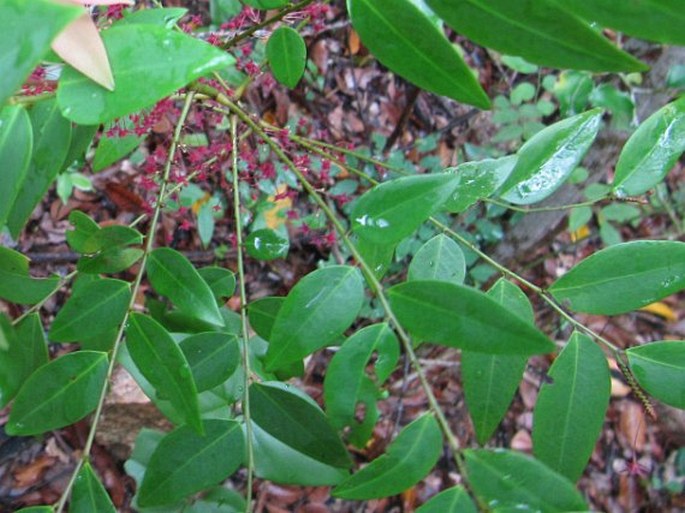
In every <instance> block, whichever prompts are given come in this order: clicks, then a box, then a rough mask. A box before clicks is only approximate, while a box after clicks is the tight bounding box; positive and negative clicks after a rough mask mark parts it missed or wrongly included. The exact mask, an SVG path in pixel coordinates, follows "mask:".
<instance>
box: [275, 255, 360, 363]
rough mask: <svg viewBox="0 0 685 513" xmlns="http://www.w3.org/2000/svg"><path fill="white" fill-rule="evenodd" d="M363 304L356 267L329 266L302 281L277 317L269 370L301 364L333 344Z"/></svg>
mask: <svg viewBox="0 0 685 513" xmlns="http://www.w3.org/2000/svg"><path fill="white" fill-rule="evenodd" d="M363 301H364V285H363V283H362V278H361V273H360V272H359V270H358V269H357V268H355V267H350V266H345V265H334V266H329V267H325V268H323V269H318V270H316V271H314V272H312V273H310V274H308V275H307V276H305V277H304V278H302V279H301V280H300V281H299V282H298V283H297V285H295V286H294V287H293V288H292V290H291V291H290V293H289V294H288V296H287V297H286V299H285V301H284V302H283V305H282V306H281V308H280V310H279V311H278V315H277V316H276V320H275V322H274V325H273V329H272V330H271V338H270V339H269V342H270V343H269V350H268V351H267V353H266V356H265V358H264V362H265V365H266V369H267V370H274V369H276V368H278V367H280V366H282V365H284V364H287V363H291V362H295V361H297V360H301V359H302V358H304V357H305V356H307V355H309V354H311V353H313V352H314V351H316V350H317V349H320V348H322V347H325V346H326V345H328V344H330V343H331V342H332V341H333V340H335V339H336V338H337V337H338V336H340V335H341V334H342V333H343V331H345V330H346V329H347V328H348V327H349V326H350V325H351V324H352V322H353V321H354V320H355V319H356V317H357V314H358V313H359V310H360V309H361V306H362V302H363Z"/></svg>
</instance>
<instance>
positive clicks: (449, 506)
mask: <svg viewBox="0 0 685 513" xmlns="http://www.w3.org/2000/svg"><path fill="white" fill-rule="evenodd" d="M476 512H477V510H476V506H475V504H473V501H472V500H471V497H469V494H468V493H467V492H466V490H465V489H464V487H463V486H455V487H453V488H448V489H447V490H444V491H442V492H440V493H439V494H437V495H436V496H435V497H433V498H431V500H429V501H428V502H426V503H425V504H424V505H423V506H421V507H420V508H419V509H417V510H416V513H476Z"/></svg>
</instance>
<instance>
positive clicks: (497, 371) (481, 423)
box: [461, 278, 535, 445]
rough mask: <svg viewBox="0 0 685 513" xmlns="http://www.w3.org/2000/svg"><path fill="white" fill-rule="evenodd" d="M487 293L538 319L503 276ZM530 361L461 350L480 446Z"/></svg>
mask: <svg viewBox="0 0 685 513" xmlns="http://www.w3.org/2000/svg"><path fill="white" fill-rule="evenodd" d="M487 295H488V296H489V297H491V298H492V299H494V300H495V301H496V302H497V303H499V304H500V305H502V306H504V307H505V308H506V309H507V310H509V311H510V312H511V313H512V314H514V315H516V316H518V317H520V318H521V319H523V320H524V321H526V322H528V323H530V324H533V322H534V321H535V316H534V314H533V307H532V306H531V305H530V301H528V298H527V297H526V295H525V294H524V293H523V292H522V291H521V289H520V288H518V287H517V286H516V285H514V284H513V283H511V282H509V281H507V280H505V279H504V278H501V279H499V280H498V281H497V282H496V283H495V284H494V285H493V286H492V287H491V288H490V290H488V292H487ZM527 360H528V357H527V356H520V355H508V354H487V353H478V352H475V351H467V350H465V351H462V353H461V376H462V381H463V385H464V396H465V399H466V405H467V406H468V409H469V413H470V415H471V420H472V421H473V427H474V429H475V431H476V438H477V439H478V443H480V444H481V445H482V444H484V443H485V442H487V441H488V439H489V438H490V437H491V436H492V434H493V433H494V431H495V429H496V428H497V426H498V424H499V423H500V421H501V420H502V417H504V414H505V413H506V411H507V409H508V408H509V405H510V404H511V400H512V399H513V397H514V394H515V393H516V389H517V388H518V385H519V383H520V382H521V377H522V376H523V371H524V370H525V368H526V362H527Z"/></svg>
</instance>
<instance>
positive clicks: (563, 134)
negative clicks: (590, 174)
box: [501, 109, 603, 205]
mask: <svg viewBox="0 0 685 513" xmlns="http://www.w3.org/2000/svg"><path fill="white" fill-rule="evenodd" d="M602 114H603V111H602V110H601V109H593V110H589V111H587V112H584V113H582V114H578V115H577V116H573V117H572V118H568V119H564V120H563V121H559V122H558V123H555V124H553V125H550V126H548V127H547V128H544V129H543V130H541V131H539V132H538V133H537V134H535V135H534V136H533V137H532V138H531V139H529V140H528V141H526V143H525V144H524V145H523V146H522V147H521V149H520V150H519V151H518V154H517V155H518V159H517V161H516V165H515V166H514V170H513V171H512V172H511V174H510V175H509V178H507V180H506V182H504V185H502V190H503V191H504V193H503V194H502V195H501V196H502V198H503V199H505V200H507V201H510V202H511V203H515V204H517V205H528V204H530V203H536V202H538V201H541V200H543V199H545V198H546V197H547V196H549V195H551V194H552V193H553V192H554V191H556V190H557V189H558V188H559V187H560V186H561V185H562V184H563V183H564V181H566V179H567V178H568V177H569V176H570V175H571V173H572V172H573V170H574V169H575V168H576V167H577V166H578V164H580V161H581V160H582V159H583V156H584V155H585V153H586V152H587V150H588V149H590V146H591V145H592V143H593V141H594V140H595V137H596V136H597V132H598V131H599V127H600V124H601V121H602Z"/></svg>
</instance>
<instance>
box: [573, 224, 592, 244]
mask: <svg viewBox="0 0 685 513" xmlns="http://www.w3.org/2000/svg"><path fill="white" fill-rule="evenodd" d="M588 235H590V228H588V226H587V225H586V224H584V225H583V226H581V227H580V228H578V229H577V230H574V231H573V232H571V241H572V242H578V241H579V240H583V239H584V238H585V237H587V236H588Z"/></svg>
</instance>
